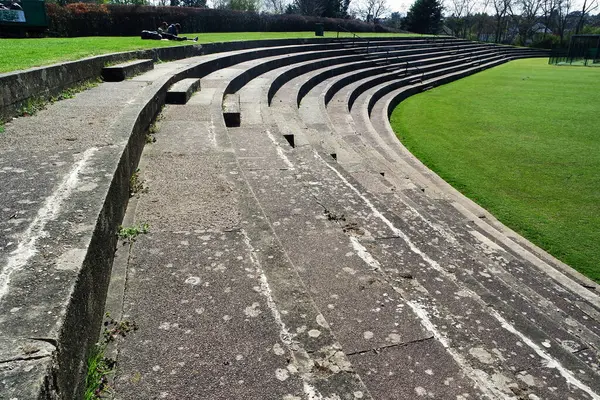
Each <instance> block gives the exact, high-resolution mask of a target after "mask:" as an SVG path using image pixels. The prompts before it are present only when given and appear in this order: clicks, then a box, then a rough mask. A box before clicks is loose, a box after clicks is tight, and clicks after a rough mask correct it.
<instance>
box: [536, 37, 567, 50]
mask: <svg viewBox="0 0 600 400" xmlns="http://www.w3.org/2000/svg"><path fill="white" fill-rule="evenodd" d="M531 47H536V48H538V49H554V48H557V47H560V37H559V36H558V35H546V37H545V38H544V37H543V36H542V35H538V37H535V38H534V40H533V43H532V44H531Z"/></svg>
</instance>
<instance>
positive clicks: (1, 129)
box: [0, 122, 4, 133]
mask: <svg viewBox="0 0 600 400" xmlns="http://www.w3.org/2000/svg"><path fill="white" fill-rule="evenodd" d="M0 133H4V123H3V122H0Z"/></svg>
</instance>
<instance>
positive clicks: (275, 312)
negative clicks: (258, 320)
mask: <svg viewBox="0 0 600 400" xmlns="http://www.w3.org/2000/svg"><path fill="white" fill-rule="evenodd" d="M241 232H242V235H244V243H245V244H246V248H247V249H248V253H249V254H250V260H251V262H252V264H254V268H255V269H256V272H257V273H258V274H259V277H260V293H261V294H262V295H263V296H265V299H266V300H267V307H269V310H271V315H272V316H273V319H275V322H276V323H277V325H278V326H279V338H280V339H281V341H282V342H283V344H284V345H285V346H286V347H287V349H288V352H289V353H290V354H293V353H294V352H295V350H296V349H294V342H293V340H292V335H291V334H290V331H289V330H288V329H287V327H286V326H285V323H284V322H283V320H282V319H281V313H280V312H279V309H278V308H277V305H276V304H275V300H274V299H273V293H272V292H271V287H270V286H269V281H268V280H267V276H266V275H265V272H264V271H263V269H262V266H261V265H260V260H259V259H258V257H256V254H254V253H255V249H254V247H253V246H252V243H250V238H249V237H248V234H247V233H246V231H244V230H242V231H241ZM300 376H301V377H302V381H303V388H304V394H306V396H307V398H308V399H309V400H313V399H314V400H321V399H323V395H321V393H319V391H318V390H317V389H316V388H315V387H314V386H313V385H312V384H311V383H310V382H308V379H307V378H306V376H305V374H300Z"/></svg>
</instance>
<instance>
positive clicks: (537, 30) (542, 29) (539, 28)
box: [531, 22, 552, 35]
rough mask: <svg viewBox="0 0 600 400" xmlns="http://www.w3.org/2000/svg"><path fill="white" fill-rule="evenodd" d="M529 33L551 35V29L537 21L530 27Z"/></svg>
mask: <svg viewBox="0 0 600 400" xmlns="http://www.w3.org/2000/svg"><path fill="white" fill-rule="evenodd" d="M531 33H532V34H533V35H538V34H540V35H543V34H544V33H546V34H550V35H552V30H551V29H550V28H548V27H547V26H546V25H544V24H542V23H541V22H538V23H537V24H535V25H533V26H532V27H531Z"/></svg>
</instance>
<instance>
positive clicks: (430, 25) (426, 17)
mask: <svg viewBox="0 0 600 400" xmlns="http://www.w3.org/2000/svg"><path fill="white" fill-rule="evenodd" d="M442 9H443V6H442V3H441V2H440V1H439V0H417V1H415V2H414V3H413V5H412V6H411V7H410V10H409V11H408V14H407V15H406V27H407V29H408V30H409V31H411V32H416V33H437V32H438V31H439V29H440V26H441V21H442Z"/></svg>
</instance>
